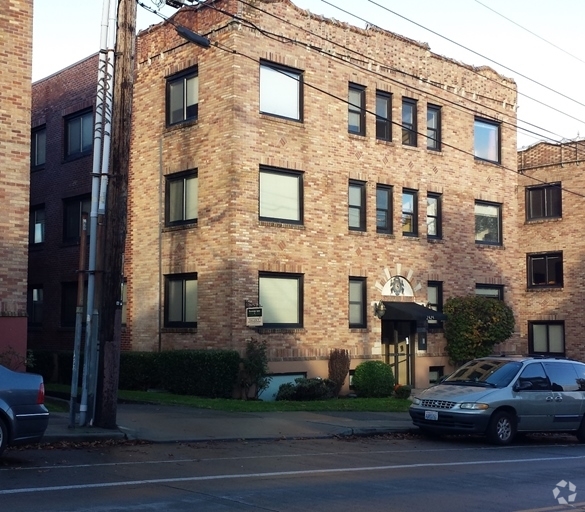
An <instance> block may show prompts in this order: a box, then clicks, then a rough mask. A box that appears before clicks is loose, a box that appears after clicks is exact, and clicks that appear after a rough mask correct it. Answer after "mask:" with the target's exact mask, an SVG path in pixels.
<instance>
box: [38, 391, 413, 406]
mask: <svg viewBox="0 0 585 512" xmlns="http://www.w3.org/2000/svg"><path fill="white" fill-rule="evenodd" d="M45 388H46V390H47V394H48V395H50V394H51V393H55V394H59V395H61V394H63V393H65V394H66V395H67V396H69V395H70V394H71V388H70V386H66V385H60V384H45ZM78 395H79V396H81V392H79V393H78ZM118 399H119V400H121V401H129V402H143V403H151V404H159V405H183V406H188V407H197V408H199V409H214V410H218V411H229V412H286V411H313V412H319V411H322V412H327V411H361V412H405V411H407V410H408V407H409V405H410V403H411V402H410V400H408V399H400V398H394V397H390V398H337V399H333V400H316V401H309V402H289V401H278V402H263V401H261V400H236V399H227V398H201V397H197V396H190V395H174V394H172V393H162V392H161V393H159V392H147V391H125V390H120V391H118ZM48 400H49V398H47V401H48ZM66 410H68V405H67V409H66Z"/></svg>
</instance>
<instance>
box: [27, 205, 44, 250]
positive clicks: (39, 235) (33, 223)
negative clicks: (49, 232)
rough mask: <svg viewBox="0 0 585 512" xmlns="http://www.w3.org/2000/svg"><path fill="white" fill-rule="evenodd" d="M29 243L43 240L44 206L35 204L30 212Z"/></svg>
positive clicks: (40, 242)
mask: <svg viewBox="0 0 585 512" xmlns="http://www.w3.org/2000/svg"><path fill="white" fill-rule="evenodd" d="M29 222H30V233H29V243H30V244H31V245H34V244H42V243H43V242H44V241H45V207H44V205H42V206H36V207H34V208H33V209H32V210H31V212H30V221H29Z"/></svg>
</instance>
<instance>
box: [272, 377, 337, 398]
mask: <svg viewBox="0 0 585 512" xmlns="http://www.w3.org/2000/svg"><path fill="white" fill-rule="evenodd" d="M336 388H337V384H336V383H335V382H333V381H332V380H330V379H319V378H311V379H306V378H304V377H300V378H298V379H295V383H294V384H293V383H292V382H287V383H286V384H281V386H280V387H279V388H278V393H277V394H276V400H295V401H310V400H329V399H331V398H335V397H337V394H336V392H335V390H336Z"/></svg>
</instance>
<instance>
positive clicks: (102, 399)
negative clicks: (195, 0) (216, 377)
mask: <svg viewBox="0 0 585 512" xmlns="http://www.w3.org/2000/svg"><path fill="white" fill-rule="evenodd" d="M117 1H118V14H117V31H116V45H115V49H116V50H115V54H116V59H115V66H114V95H113V96H114V103H113V111H112V134H113V137H112V147H111V158H110V161H111V167H110V185H109V187H108V196H107V201H106V204H107V214H106V216H105V236H104V238H105V243H104V247H103V254H104V262H103V263H104V266H103V270H104V272H103V282H102V297H101V316H100V339H101V340H103V341H102V350H100V362H99V372H98V375H99V379H98V393H97V396H96V399H97V402H96V417H95V423H96V425H98V426H100V427H104V428H115V427H116V414H117V401H118V380H119V379H118V374H119V368H120V346H121V340H120V337H121V318H122V286H123V273H124V268H123V260H124V249H125V243H126V230H127V222H126V219H127V198H128V167H129V165H130V129H131V119H132V91H133V85H134V64H135V46H136V0H117Z"/></svg>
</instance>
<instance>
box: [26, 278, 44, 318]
mask: <svg viewBox="0 0 585 512" xmlns="http://www.w3.org/2000/svg"><path fill="white" fill-rule="evenodd" d="M42 323H43V287H42V286H31V287H30V288H29V289H28V324H29V325H42Z"/></svg>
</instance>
